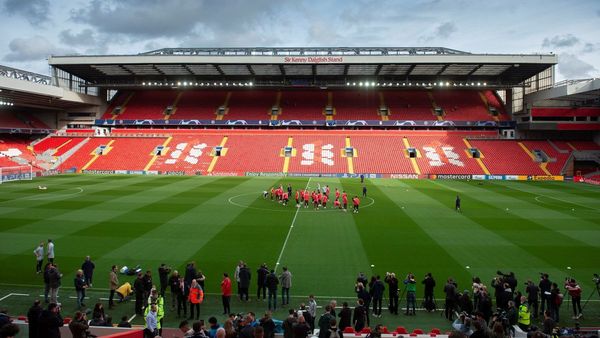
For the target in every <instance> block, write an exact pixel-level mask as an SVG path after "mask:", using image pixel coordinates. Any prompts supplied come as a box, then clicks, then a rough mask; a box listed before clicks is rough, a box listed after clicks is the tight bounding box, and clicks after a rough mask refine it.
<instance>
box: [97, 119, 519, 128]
mask: <svg viewBox="0 0 600 338" xmlns="http://www.w3.org/2000/svg"><path fill="white" fill-rule="evenodd" d="M95 125H96V126H103V127H111V126H115V127H117V126H178V127H181V126H190V127H191V126H270V127H273V128H277V127H292V126H298V127H301V126H304V127H316V126H318V127H322V126H325V127H358V128H360V127H424V128H431V127H442V128H443V127H488V128H497V127H504V128H512V127H514V125H515V122H514V121H501V122H496V121H449V120H444V121H437V120H435V121H434V120H391V121H379V120H331V121H326V120H151V119H148V120H143V119H139V120H95Z"/></svg>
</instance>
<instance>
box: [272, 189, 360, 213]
mask: <svg viewBox="0 0 600 338" xmlns="http://www.w3.org/2000/svg"><path fill="white" fill-rule="evenodd" d="M329 195H330V190H329V186H328V185H326V186H324V187H321V186H320V185H319V186H318V187H317V189H316V190H313V191H310V190H309V189H304V190H303V189H297V190H296V192H295V194H294V197H295V199H296V207H297V208H300V207H302V206H304V208H308V207H309V205H310V203H312V204H313V208H314V209H315V210H319V208H321V207H322V208H323V209H327V203H328V202H329V201H330V197H329ZM291 196H292V187H291V186H290V185H289V184H288V185H287V189H286V188H284V187H283V185H279V187H271V190H270V191H266V190H265V191H263V198H265V199H267V198H270V199H271V200H272V201H277V202H278V203H280V204H282V205H284V206H285V205H287V204H288V203H289V200H290V198H291ZM332 197H333V196H332ZM359 206H360V199H359V198H358V196H356V195H355V196H354V197H353V198H352V212H353V213H358V207H359ZM333 208H334V209H340V210H343V211H345V212H346V211H348V194H346V192H345V191H342V192H340V190H339V189H338V188H335V199H334V200H333Z"/></svg>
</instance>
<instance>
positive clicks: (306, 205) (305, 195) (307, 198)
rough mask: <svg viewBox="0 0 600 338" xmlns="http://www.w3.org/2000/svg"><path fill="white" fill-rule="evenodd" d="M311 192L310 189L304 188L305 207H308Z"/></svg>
mask: <svg viewBox="0 0 600 338" xmlns="http://www.w3.org/2000/svg"><path fill="white" fill-rule="evenodd" d="M309 195H310V194H309V193H308V190H304V207H305V208H308V200H309V199H310V197H309Z"/></svg>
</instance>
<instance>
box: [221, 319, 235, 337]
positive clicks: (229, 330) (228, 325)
mask: <svg viewBox="0 0 600 338" xmlns="http://www.w3.org/2000/svg"><path fill="white" fill-rule="evenodd" d="M223 329H225V338H237V332H236V331H235V327H234V326H233V320H231V319H227V320H226V321H225V323H224V324H223Z"/></svg>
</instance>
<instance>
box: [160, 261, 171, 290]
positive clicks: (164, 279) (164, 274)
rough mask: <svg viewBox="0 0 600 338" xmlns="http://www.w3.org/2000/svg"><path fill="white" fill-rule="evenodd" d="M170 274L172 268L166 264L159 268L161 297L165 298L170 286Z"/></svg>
mask: <svg viewBox="0 0 600 338" xmlns="http://www.w3.org/2000/svg"><path fill="white" fill-rule="evenodd" d="M169 273H171V268H170V267H168V266H167V265H166V264H165V263H162V264H161V265H160V266H159V267H158V281H159V282H160V295H161V296H163V297H164V296H165V290H166V289H167V286H168V285H169Z"/></svg>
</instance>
